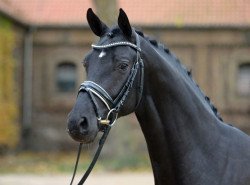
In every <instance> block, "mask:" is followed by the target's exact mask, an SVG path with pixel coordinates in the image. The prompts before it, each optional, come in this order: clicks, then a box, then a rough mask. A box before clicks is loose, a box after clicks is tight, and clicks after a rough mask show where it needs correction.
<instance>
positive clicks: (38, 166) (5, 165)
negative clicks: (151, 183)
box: [0, 152, 150, 174]
mask: <svg viewBox="0 0 250 185" xmlns="http://www.w3.org/2000/svg"><path fill="white" fill-rule="evenodd" d="M91 157H92V156H90V155H86V154H85V155H84V154H82V155H81V159H80V163H79V167H78V169H79V171H81V172H82V171H84V170H85V169H86V168H87V167H88V165H89V163H90V162H91V160H92V158H91ZM75 160H76V153H30V152H25V153H19V154H15V155H14V154H12V155H3V156H0V166H1V168H0V174H7V173H20V174H23V173H33V174H47V173H49V174H56V173H72V172H73V168H74V165H75ZM149 168H150V164H149V162H148V159H147V157H146V156H141V157H138V156H126V157H124V156H123V157H118V158H115V159H114V158H113V159H102V158H101V159H99V160H98V162H97V165H96V167H95V169H94V170H95V171H128V170H137V171H148V170H149Z"/></svg>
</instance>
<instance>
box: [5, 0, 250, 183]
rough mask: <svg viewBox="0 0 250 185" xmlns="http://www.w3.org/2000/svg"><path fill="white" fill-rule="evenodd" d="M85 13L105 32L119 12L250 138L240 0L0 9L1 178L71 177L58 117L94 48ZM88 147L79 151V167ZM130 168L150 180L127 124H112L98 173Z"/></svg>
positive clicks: (30, 2) (135, 128)
mask: <svg viewBox="0 0 250 185" xmlns="http://www.w3.org/2000/svg"><path fill="white" fill-rule="evenodd" d="M89 7H91V8H93V9H94V11H95V12H96V13H97V14H98V15H99V17H100V18H101V19H102V20H103V21H104V22H106V23H107V24H108V25H113V24H116V22H117V15H118V9H119V8H120V7H121V8H123V9H124V10H125V12H126V13H127V15H128V17H129V19H130V22H131V24H132V25H133V26H134V27H135V28H137V29H139V30H142V31H143V32H144V33H145V34H147V35H150V36H152V37H153V38H155V39H157V40H158V41H160V42H161V43H164V44H165V45H167V46H168V47H169V48H170V50H171V51H172V52H173V53H175V55H176V56H177V57H178V58H179V59H180V61H181V62H182V63H183V64H185V65H186V66H187V68H189V69H192V73H193V76H194V79H195V80H196V81H197V83H198V84H199V86H200V87H201V89H202V90H203V91H204V92H205V94H206V95H208V96H209V97H210V98H211V100H212V101H213V103H214V104H215V106H216V107H217V108H218V110H219V112H220V114H221V115H222V118H223V119H224V121H225V122H228V123H231V124H233V125H234V126H236V127H239V128H240V129H242V130H243V131H245V132H246V133H248V134H249V133H250V1H249V0H185V1H183V0H154V1H150V0H135V1H126V0H74V1H71V0H0V166H1V168H0V173H5V174H6V173H26V172H28V173H51V172H54V173H62V172H72V170H73V165H74V160H75V155H76V154H75V152H76V150H77V143H75V142H74V141H73V140H72V139H71V138H70V137H69V136H68V134H67V133H66V127H67V124H66V120H67V114H68V113H69V111H70V109H71V108H72V106H73V104H74V103H75V99H76V95H77V91H78V88H79V85H80V84H81V82H83V81H84V78H85V72H84V69H83V67H82V64H81V61H82V60H83V58H84V56H85V54H86V52H87V51H88V50H90V49H91V47H90V46H91V44H92V43H95V42H96V41H97V40H98V38H97V37H96V36H94V34H93V33H92V32H91V30H90V29H89V27H88V25H87V20H86V16H85V15H86V11H87V9H88V8H89ZM96 143H97V142H96ZM96 143H94V144H92V145H87V146H85V147H84V154H83V155H84V157H83V159H82V163H83V167H86V166H87V165H88V162H89V160H90V159H91V156H92V155H93V152H94V150H95V148H96V146H97V144H96ZM132 169H133V170H138V171H150V163H149V159H148V154H147V147H146V144H145V140H144V137H143V135H142V132H141V130H140V127H139V124H138V123H137V120H136V117H135V116H134V115H131V116H128V117H126V118H122V119H120V120H118V123H117V125H116V126H115V127H114V128H113V130H112V131H111V135H110V136H109V138H108V141H107V143H106V144H105V147H104V150H103V152H102V154H101V160H100V162H98V167H97V170H100V171H102V170H104V171H106V170H108V171H117V170H120V171H124V170H132ZM0 182H1V181H0Z"/></svg>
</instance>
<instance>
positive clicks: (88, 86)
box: [70, 30, 144, 185]
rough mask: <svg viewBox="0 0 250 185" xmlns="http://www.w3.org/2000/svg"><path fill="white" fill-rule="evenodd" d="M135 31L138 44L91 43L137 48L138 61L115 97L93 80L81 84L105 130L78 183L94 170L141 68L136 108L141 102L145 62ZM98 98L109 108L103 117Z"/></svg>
mask: <svg viewBox="0 0 250 185" xmlns="http://www.w3.org/2000/svg"><path fill="white" fill-rule="evenodd" d="M133 33H134V34H135V35H136V45H135V44H133V43H131V42H114V43H110V44H106V45H94V44H92V45H91V46H92V48H93V49H97V50H100V49H107V48H112V47H118V46H129V47H131V48H133V49H135V50H136V61H135V62H134V64H133V66H132V68H131V71H130V74H129V76H128V78H127V81H126V82H125V84H124V85H123V87H122V88H121V90H120V92H119V93H118V95H117V96H116V98H114V99H113V98H112V97H111V96H110V95H109V93H108V92H107V91H106V90H105V89H104V88H103V87H102V86H100V85H99V84H97V83H95V82H93V81H84V82H83V83H82V84H81V86H80V89H79V91H78V94H79V93H80V92H82V91H84V92H87V94H88V95H89V98H90V99H91V102H92V104H93V107H94V110H95V114H96V117H97V122H98V124H99V130H100V131H102V132H103V135H102V137H101V139H100V141H99V147H98V149H97V151H96V153H95V155H94V158H93V160H92V162H91V163H90V165H89V167H88V169H87V170H86V172H85V174H84V175H83V177H82V178H81V180H80V181H79V183H78V185H82V184H83V183H84V182H85V181H86V179H87V178H88V176H89V174H90V172H91V171H92V169H93V167H94V165H95V163H96V161H97V159H98V157H99V155H100V153H101V150H102V147H103V145H104V143H105V141H106V138H107V136H108V134H109V131H110V129H111V127H112V126H113V125H114V124H115V122H116V120H117V118H118V114H119V111H120V110H121V108H122V106H123V105H124V103H125V101H126V99H127V97H128V94H129V92H130V90H131V88H132V86H133V84H134V81H135V78H136V76H137V74H138V70H139V69H140V83H139V90H138V98H137V102H136V106H135V109H136V108H137V107H138V105H139V104H140V102H141V98H142V92H143V84H144V64H143V60H142V58H141V48H140V40H139V36H138V34H137V33H136V32H135V31H134V30H133ZM96 98H98V99H99V100H100V101H101V102H102V103H103V104H104V105H105V106H106V108H107V109H108V113H107V115H106V116H104V117H101V115H100V113H99V111H98V107H99V106H98V103H97V101H96ZM81 148H82V143H80V145H79V149H78V154H77V160H76V164H75V169H74V172H73V177H72V179H71V182H70V185H72V184H73V181H74V177H75V173H76V170H77V166H78V161H79V158H80V152H81Z"/></svg>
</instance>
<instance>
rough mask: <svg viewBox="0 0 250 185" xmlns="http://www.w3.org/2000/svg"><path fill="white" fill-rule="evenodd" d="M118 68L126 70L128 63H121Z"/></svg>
mask: <svg viewBox="0 0 250 185" xmlns="http://www.w3.org/2000/svg"><path fill="white" fill-rule="evenodd" d="M118 68H119V69H120V70H122V71H125V70H127V68H128V64H127V63H121V64H119V65H118Z"/></svg>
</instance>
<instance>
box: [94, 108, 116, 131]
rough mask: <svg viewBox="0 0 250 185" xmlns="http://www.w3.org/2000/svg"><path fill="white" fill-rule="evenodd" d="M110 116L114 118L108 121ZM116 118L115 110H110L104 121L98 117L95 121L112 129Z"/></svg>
mask: <svg viewBox="0 0 250 185" xmlns="http://www.w3.org/2000/svg"><path fill="white" fill-rule="evenodd" d="M111 115H114V117H112V118H111V119H109V118H110V116H111ZM117 117H118V112H117V111H116V109H111V110H110V111H109V112H108V114H107V117H106V118H105V119H102V118H101V117H99V118H97V120H98V121H99V123H100V124H101V125H108V126H110V127H112V126H113V125H114V124H115V122H116V120H117Z"/></svg>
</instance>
